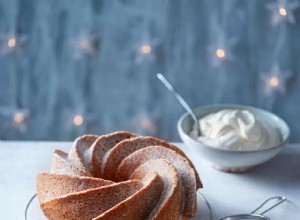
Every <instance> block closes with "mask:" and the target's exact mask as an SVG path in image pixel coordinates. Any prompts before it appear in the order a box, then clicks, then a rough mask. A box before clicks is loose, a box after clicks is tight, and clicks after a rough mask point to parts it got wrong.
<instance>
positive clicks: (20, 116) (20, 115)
mask: <svg viewBox="0 0 300 220" xmlns="http://www.w3.org/2000/svg"><path fill="white" fill-rule="evenodd" d="M13 119H14V122H15V123H16V124H22V123H23V122H24V121H25V115H24V114H23V113H21V112H16V113H15V114H14V118H13Z"/></svg>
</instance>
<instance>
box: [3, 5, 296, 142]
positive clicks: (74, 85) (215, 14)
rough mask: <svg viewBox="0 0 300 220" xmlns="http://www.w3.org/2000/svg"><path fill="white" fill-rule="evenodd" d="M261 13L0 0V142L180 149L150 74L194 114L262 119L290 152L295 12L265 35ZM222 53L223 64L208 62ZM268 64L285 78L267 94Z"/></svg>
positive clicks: (241, 8) (240, 8)
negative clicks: (243, 110) (139, 137)
mask: <svg viewBox="0 0 300 220" xmlns="http://www.w3.org/2000/svg"><path fill="white" fill-rule="evenodd" d="M271 2H272V1H262V0H252V1H250V0H248V1H246V0H222V1H220V0H202V1H200V0H187V1H186V0H181V1H179V0H178V1H173V0H152V1H146V0H144V1H141V0H131V1H124V0H114V1H110V0H102V1H101V0H89V1H87V0H72V1H71V0H64V1H62V0H51V1H50V0H49V1H41V0H0V44H1V45H0V139H30V140H31V139H34V140H37V139H40V140H54V139H55V140H71V139H73V138H74V137H76V136H77V135H80V134H82V133H96V134H100V133H106V132H111V131H115V130H131V131H134V132H137V133H141V134H150V135H156V136H158V137H162V138H165V139H169V140H179V138H178V134H177V131H176V122H177V120H178V118H179V116H180V115H181V114H182V113H183V112H184V110H183V109H182V108H181V107H180V106H179V105H178V104H177V102H176V100H175V99H174V98H173V97H171V96H170V94H168V93H167V92H166V90H165V88H163V87H162V85H161V83H160V82H158V80H157V79H156V78H155V73H156V72H158V71H159V72H162V73H164V74H165V75H166V76H167V78H169V79H170V80H171V81H172V82H173V83H174V84H175V85H176V86H177V87H178V88H179V90H180V92H181V93H182V94H183V95H184V97H186V98H187V100H188V102H189V103H190V104H191V105H192V106H200V105H207V104H212V103H239V104H247V105H254V106H259V107H262V108H266V109H268V110H271V111H273V112H275V113H276V114H278V115H279V116H281V117H283V118H284V119H286V120H287V122H288V124H289V125H290V126H291V130H292V141H294V142H295V141H300V137H299V135H298V134H299V132H300V123H299V122H300V95H299V94H300V86H299V85H300V80H299V77H298V76H299V71H300V62H299V57H300V13H299V12H300V11H299V9H295V10H294V8H295V7H294V6H295V5H294V6H293V5H291V7H289V5H287V9H291V10H290V11H288V16H286V17H285V18H282V20H280V19H281V18H279V20H280V21H279V22H278V23H277V24H273V25H272V21H273V22H274V21H275V22H276V18H278V16H277V15H275V14H274V13H277V12H276V10H275V12H274V11H272V10H270V9H268V7H267V5H268V4H269V3H271ZM289 3H293V2H291V1H287V2H284V4H289ZM275 7H277V6H276V5H275ZM292 13H293V14H294V17H290V15H292ZM274 16H275V17H274ZM276 16H277V17H276ZM292 18H294V20H295V22H294V24H292V21H293V20H292ZM12 37H15V38H16V45H14V44H12V45H10V46H11V47H10V46H8V41H9V39H11V38H12ZM11 43H13V42H11ZM218 43H219V44H218ZM143 44H149V45H150V46H151V49H152V50H151V52H150V53H149V54H142V53H141V51H140V47H141V45H143ZM220 46H222V47H223V48H224V50H225V52H226V60H221V61H220V60H218V59H217V58H216V57H215V54H214V51H215V49H216V48H218V47H220ZM146 49H147V48H146ZM148 49H149V48H148ZM148 52H149V51H148ZM227 58H228V59H227ZM276 65H277V66H279V67H280V69H282V70H287V71H289V73H290V75H288V76H286V75H284V76H286V77H283V78H282V81H280V83H281V84H280V87H279V88H274V91H273V90H272V91H270V90H268V91H266V90H265V89H264V83H265V82H264V80H265V79H266V77H268V75H265V72H268V71H269V72H270V69H271V68H272V66H276ZM271 72H272V71H271ZM284 73H285V72H284V71H283V73H281V74H284ZM280 77H281V76H279V79H280V80H281V78H280ZM285 78H286V80H284V79H285ZM278 89H279V90H278ZM284 89H285V90H284ZM18 112H19V115H16V113H18ZM77 114H80V115H82V116H83V124H82V125H80V126H76V125H74V124H73V119H74V116H75V115H77Z"/></svg>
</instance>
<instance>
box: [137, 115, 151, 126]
mask: <svg viewBox="0 0 300 220" xmlns="http://www.w3.org/2000/svg"><path fill="white" fill-rule="evenodd" d="M140 123H141V127H142V128H151V127H152V122H151V120H150V119H149V118H147V117H144V118H142V119H141V122H140Z"/></svg>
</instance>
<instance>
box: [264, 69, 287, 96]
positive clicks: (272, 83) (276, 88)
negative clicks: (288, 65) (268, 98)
mask: <svg viewBox="0 0 300 220" xmlns="http://www.w3.org/2000/svg"><path fill="white" fill-rule="evenodd" d="M291 76H292V74H291V72H290V71H289V70H281V69H280V68H279V67H278V66H277V65H273V66H272V68H271V70H270V71H269V72H266V73H263V74H262V76H261V79H262V82H263V89H264V93H265V94H266V95H273V94H274V93H277V92H279V93H282V94H283V93H285V92H286V86H287V82H288V80H289V79H290V78H291Z"/></svg>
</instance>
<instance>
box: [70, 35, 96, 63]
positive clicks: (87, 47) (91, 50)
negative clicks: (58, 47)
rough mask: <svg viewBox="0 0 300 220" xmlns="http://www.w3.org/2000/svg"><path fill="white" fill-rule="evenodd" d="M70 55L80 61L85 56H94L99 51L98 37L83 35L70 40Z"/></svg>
mask: <svg viewBox="0 0 300 220" xmlns="http://www.w3.org/2000/svg"><path fill="white" fill-rule="evenodd" d="M72 48H73V49H74V51H72V54H73V56H74V58H75V59H80V58H82V57H84V56H85V55H90V56H94V55H96V54H97V52H98V50H99V37H98V36H94V35H89V34H84V35H80V36H78V37H76V38H75V39H74V40H72Z"/></svg>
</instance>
